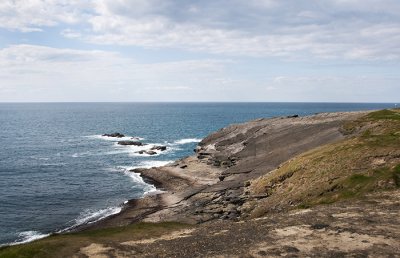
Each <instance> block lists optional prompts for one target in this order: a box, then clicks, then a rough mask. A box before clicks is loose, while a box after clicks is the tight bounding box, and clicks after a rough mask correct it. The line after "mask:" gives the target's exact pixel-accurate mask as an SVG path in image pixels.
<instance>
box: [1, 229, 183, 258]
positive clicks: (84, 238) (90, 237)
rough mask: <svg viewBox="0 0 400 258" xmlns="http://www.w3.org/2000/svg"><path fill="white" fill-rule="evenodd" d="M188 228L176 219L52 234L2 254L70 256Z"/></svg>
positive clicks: (22, 257)
mask: <svg viewBox="0 0 400 258" xmlns="http://www.w3.org/2000/svg"><path fill="white" fill-rule="evenodd" d="M188 227H189V225H186V224H181V223H174V222H165V223H138V224H133V225H129V226H125V227H117V228H108V229H98V230H91V231H83V232H78V233H69V234H63V235H53V236H50V237H47V238H44V239H41V240H37V241H34V242H31V243H27V244H23V245H15V246H7V247H1V248H0V257H2V258H14V257H18V258H25V257H26V258H28V257H35V258H47V257H71V256H73V255H74V254H76V253H77V252H79V250H80V248H82V247H85V246H87V245H89V244H90V243H94V242H95V243H100V244H101V243H105V244H107V246H112V245H117V244H119V243H121V242H123V241H128V240H136V239H144V238H150V237H158V236H161V235H163V234H166V233H169V232H172V231H175V230H180V229H184V228H188Z"/></svg>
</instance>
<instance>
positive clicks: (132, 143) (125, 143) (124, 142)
mask: <svg viewBox="0 0 400 258" xmlns="http://www.w3.org/2000/svg"><path fill="white" fill-rule="evenodd" d="M118 144H119V145H134V146H144V145H146V144H144V143H142V142H138V141H119V142H118Z"/></svg>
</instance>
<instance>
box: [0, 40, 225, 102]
mask: <svg viewBox="0 0 400 258" xmlns="http://www.w3.org/2000/svg"><path fill="white" fill-rule="evenodd" d="M227 63H229V61H228V62H227V61H223V60H222V61H221V60H186V61H177V62H163V63H150V64H148V63H147V64H142V63H138V62H135V61H134V60H132V59H128V58H124V57H122V56H121V55H119V54H117V53H114V52H107V51H83V50H72V49H56V48H51V47H43V46H35V45H14V46H10V47H8V48H5V49H2V50H0V81H1V85H2V87H1V88H0V101H13V100H14V101H24V100H25V101H26V100H36V101H38V100H48V99H52V100H53V101H57V100H76V101H78V100H81V101H90V100H98V101H99V100H104V101H109V100H126V101H141V100H144V101H155V100H168V99H171V98H172V99H175V100H179V99H182V100H185V98H191V100H195V99H196V97H197V96H198V94H199V91H200V92H201V85H206V84H207V83H208V78H210V77H213V76H216V75H219V74H221V73H223V72H224V67H225V65H226V64H227ZM213 86H214V85H213V84H212V83H211V84H208V85H207V87H213ZM192 87H193V88H194V89H196V90H195V91H194V92H192V91H191V88H192ZM166 92H168V93H167V94H166ZM188 92H189V94H190V95H188Z"/></svg>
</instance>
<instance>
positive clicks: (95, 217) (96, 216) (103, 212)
mask: <svg viewBox="0 0 400 258" xmlns="http://www.w3.org/2000/svg"><path fill="white" fill-rule="evenodd" d="M121 210H122V207H120V206H118V207H108V208H105V209H100V210H91V209H87V210H85V211H83V212H82V213H81V214H80V215H79V217H78V218H76V219H75V225H74V226H73V227H77V226H79V225H84V224H92V223H95V222H97V221H99V220H102V219H104V218H106V217H109V216H111V215H114V214H118V213H120V212H121Z"/></svg>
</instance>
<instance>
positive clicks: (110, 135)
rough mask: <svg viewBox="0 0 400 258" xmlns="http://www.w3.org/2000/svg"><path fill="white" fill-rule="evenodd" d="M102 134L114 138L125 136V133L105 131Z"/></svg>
mask: <svg viewBox="0 0 400 258" xmlns="http://www.w3.org/2000/svg"><path fill="white" fill-rule="evenodd" d="M102 136H106V137H116V138H122V137H125V135H123V134H121V133H105V134H103V135H102Z"/></svg>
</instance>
